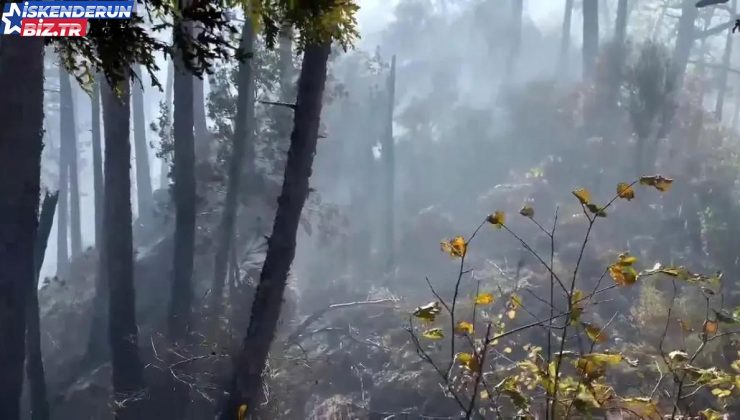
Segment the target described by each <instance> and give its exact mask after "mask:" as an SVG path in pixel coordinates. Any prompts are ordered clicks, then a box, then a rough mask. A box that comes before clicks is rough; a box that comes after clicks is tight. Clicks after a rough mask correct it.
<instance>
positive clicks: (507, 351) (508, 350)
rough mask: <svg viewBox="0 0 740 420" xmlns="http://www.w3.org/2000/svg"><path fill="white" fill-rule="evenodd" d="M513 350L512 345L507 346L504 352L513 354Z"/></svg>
mask: <svg viewBox="0 0 740 420" xmlns="http://www.w3.org/2000/svg"><path fill="white" fill-rule="evenodd" d="M511 352H512V350H511V347H506V348H505V349H504V353H506V354H511Z"/></svg>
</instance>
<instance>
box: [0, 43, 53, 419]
mask: <svg viewBox="0 0 740 420" xmlns="http://www.w3.org/2000/svg"><path fill="white" fill-rule="evenodd" d="M43 50H44V40H43V39H42V38H23V37H13V36H7V37H3V41H2V54H0V92H2V95H0V115H2V116H3V128H2V130H0V174H2V176H0V197H2V199H0V220H2V223H0V267H2V269H0V343H1V344H0V372H2V374H0V419H3V420H18V419H19V418H20V404H19V402H20V396H21V390H22V387H23V360H24V359H25V353H26V349H25V333H26V301H27V296H28V289H29V286H30V285H31V284H33V281H34V279H35V261H34V260H35V252H34V243H35V241H36V235H37V230H38V219H37V216H38V209H39V194H40V187H39V182H40V177H41V149H42V147H43V146H42V135H43V131H42V130H41V128H42V127H43V119H44V106H43V103H44V90H43V85H44V62H43Z"/></svg>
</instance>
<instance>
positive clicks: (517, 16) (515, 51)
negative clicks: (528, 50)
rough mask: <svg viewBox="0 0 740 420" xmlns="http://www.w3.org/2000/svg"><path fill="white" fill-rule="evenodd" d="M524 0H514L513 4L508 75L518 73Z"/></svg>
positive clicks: (507, 63)
mask: <svg viewBox="0 0 740 420" xmlns="http://www.w3.org/2000/svg"><path fill="white" fill-rule="evenodd" d="M523 15H524V0H513V1H512V4H511V45H509V57H508V59H507V60H506V74H507V76H510V77H511V76H513V75H516V69H517V61H518V60H519V51H520V50H521V46H522V18H523V17H524V16H523Z"/></svg>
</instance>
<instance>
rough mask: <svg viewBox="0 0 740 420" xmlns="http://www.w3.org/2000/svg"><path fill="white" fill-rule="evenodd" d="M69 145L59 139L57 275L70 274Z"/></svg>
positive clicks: (64, 276)
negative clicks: (68, 235) (68, 236)
mask: <svg viewBox="0 0 740 420" xmlns="http://www.w3.org/2000/svg"><path fill="white" fill-rule="evenodd" d="M68 154H69V153H68V151H67V145H66V144H65V141H64V140H63V139H61V138H60V141H59V211H58V212H57V277H59V278H66V277H67V275H69V239H68V238H67V234H68V233H69V226H68V218H69V205H68V202H69V201H68V199H69V165H68V164H67V155H68Z"/></svg>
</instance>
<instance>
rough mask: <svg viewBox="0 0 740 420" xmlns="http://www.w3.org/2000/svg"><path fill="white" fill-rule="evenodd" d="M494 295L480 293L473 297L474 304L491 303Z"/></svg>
mask: <svg viewBox="0 0 740 420" xmlns="http://www.w3.org/2000/svg"><path fill="white" fill-rule="evenodd" d="M493 301H494V297H493V294H491V293H480V294H479V295H478V296H476V297H475V304H476V305H488V304H491V303H493Z"/></svg>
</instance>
